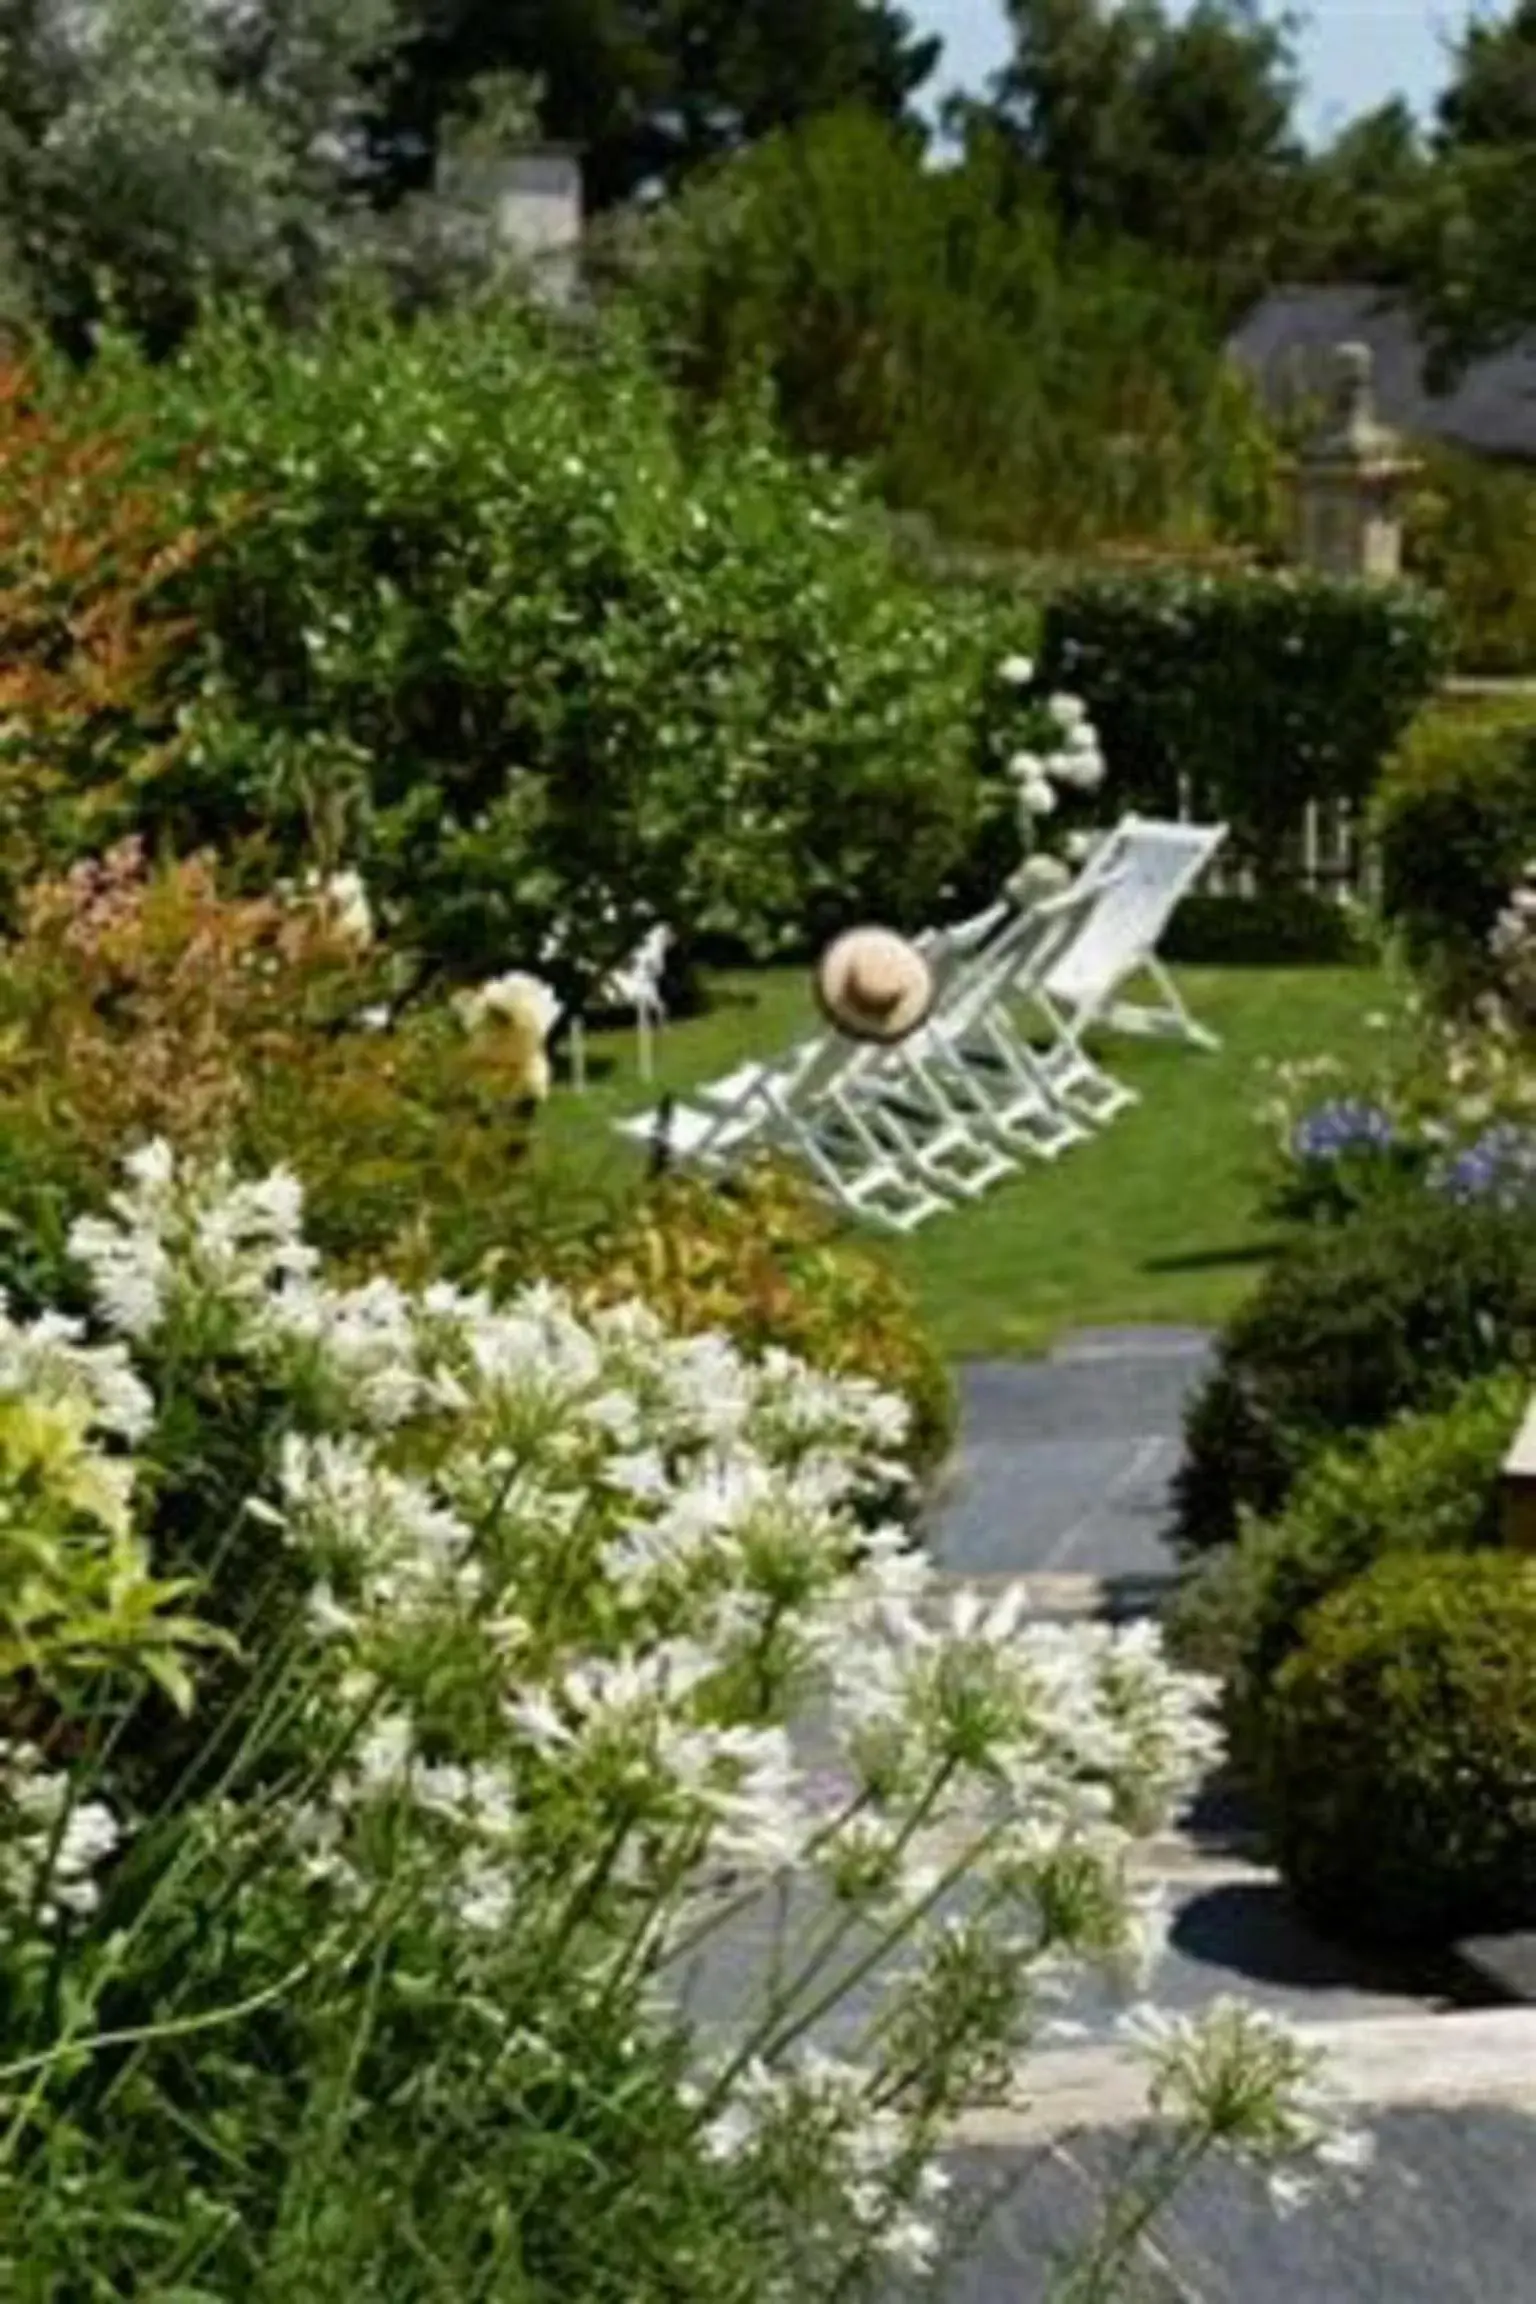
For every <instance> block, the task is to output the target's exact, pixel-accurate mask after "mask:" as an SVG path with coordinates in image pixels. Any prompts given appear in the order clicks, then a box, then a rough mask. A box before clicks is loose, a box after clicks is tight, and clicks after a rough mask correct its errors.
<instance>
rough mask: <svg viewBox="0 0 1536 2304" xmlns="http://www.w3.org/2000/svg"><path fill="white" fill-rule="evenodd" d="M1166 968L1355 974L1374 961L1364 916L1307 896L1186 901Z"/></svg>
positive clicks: (1281, 893)
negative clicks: (1322, 970) (1337, 970)
mask: <svg viewBox="0 0 1536 2304" xmlns="http://www.w3.org/2000/svg"><path fill="white" fill-rule="evenodd" d="M1162 953H1163V957H1164V959H1166V960H1172V961H1176V962H1182V963H1183V964H1184V966H1185V967H1194V968H1355V967H1363V966H1364V965H1365V964H1366V962H1368V961H1369V960H1370V959H1371V958H1372V954H1373V945H1372V939H1371V934H1370V929H1369V926H1368V925H1367V922H1366V920H1365V919H1364V917H1363V916H1362V914H1361V913H1360V911H1359V909H1358V908H1357V907H1356V906H1354V905H1351V904H1336V903H1334V902H1333V900H1332V899H1331V898H1330V897H1327V896H1319V895H1317V894H1315V893H1314V892H1313V891H1312V890H1311V889H1307V888H1277V889H1272V890H1271V891H1270V892H1269V893H1268V894H1267V895H1255V896H1202V895H1199V894H1196V895H1193V896H1186V897H1185V899H1184V901H1183V903H1182V904H1181V905H1180V906H1179V908H1178V910H1177V912H1175V914H1174V916H1173V918H1172V920H1171V921H1170V922H1169V923H1168V933H1167V935H1166V936H1165V937H1164V938H1163V942H1162Z"/></svg>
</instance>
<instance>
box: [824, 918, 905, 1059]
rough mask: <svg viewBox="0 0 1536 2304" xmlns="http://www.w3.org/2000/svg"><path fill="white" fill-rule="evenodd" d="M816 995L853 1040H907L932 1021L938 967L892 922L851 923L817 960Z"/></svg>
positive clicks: (829, 1017)
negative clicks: (897, 932) (887, 925)
mask: <svg viewBox="0 0 1536 2304" xmlns="http://www.w3.org/2000/svg"><path fill="white" fill-rule="evenodd" d="M816 998H817V1000H818V1001H819V1002H820V1005H821V1010H822V1013H823V1015H824V1016H825V1017H826V1019H827V1021H828V1023H829V1024H832V1025H834V1026H835V1027H836V1029H837V1030H838V1031H839V1032H842V1033H844V1034H845V1035H846V1036H847V1037H848V1038H849V1039H850V1040H880V1041H885V1042H891V1041H896V1040H904V1039H905V1038H906V1036H907V1034H908V1033H909V1032H915V1031H916V1030H917V1028H918V1026H919V1025H920V1024H924V1023H926V1022H927V1019H928V1014H929V1011H930V1010H931V1008H932V1007H933V998H934V981H933V971H932V969H931V968H930V967H929V965H928V963H927V961H926V960H925V959H924V958H923V955H922V953H921V952H919V951H918V949H917V947H916V945H915V944H909V943H908V942H907V940H906V938H905V937H904V936H897V935H894V934H893V933H892V932H891V930H890V929H889V928H851V929H850V930H849V931H848V933H847V935H845V936H839V937H838V939H837V941H836V943H835V944H830V945H828V947H827V949H826V951H825V952H823V954H822V956H821V958H820V960H819V961H818V962H817V966H816Z"/></svg>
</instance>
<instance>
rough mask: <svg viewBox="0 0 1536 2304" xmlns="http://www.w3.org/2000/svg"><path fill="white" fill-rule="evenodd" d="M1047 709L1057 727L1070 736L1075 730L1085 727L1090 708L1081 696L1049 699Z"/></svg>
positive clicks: (1052, 697) (1063, 696)
mask: <svg viewBox="0 0 1536 2304" xmlns="http://www.w3.org/2000/svg"><path fill="white" fill-rule="evenodd" d="M1045 708H1046V710H1047V712H1049V714H1050V716H1051V718H1052V719H1053V720H1054V721H1055V723H1056V725H1057V727H1058V728H1060V729H1061V730H1062V732H1063V733H1064V734H1066V735H1069V736H1070V735H1071V733H1072V732H1073V730H1074V729H1077V728H1081V727H1083V726H1084V725H1085V724H1086V722H1087V719H1088V707H1087V705H1086V704H1085V703H1084V702H1083V700H1082V698H1081V697H1080V696H1067V695H1056V696H1051V697H1048V698H1047V700H1046V707H1045Z"/></svg>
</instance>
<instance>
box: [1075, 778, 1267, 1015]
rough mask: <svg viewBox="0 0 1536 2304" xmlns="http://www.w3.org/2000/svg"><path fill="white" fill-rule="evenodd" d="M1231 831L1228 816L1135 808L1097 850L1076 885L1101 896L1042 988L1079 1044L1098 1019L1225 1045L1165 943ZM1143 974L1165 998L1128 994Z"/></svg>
mask: <svg viewBox="0 0 1536 2304" xmlns="http://www.w3.org/2000/svg"><path fill="white" fill-rule="evenodd" d="M1226 837H1227V827H1226V826H1225V825H1224V824H1165V823H1158V822H1155V821H1154V820H1152V819H1151V818H1147V817H1141V816H1127V817H1126V818H1125V820H1124V821H1123V823H1121V824H1120V825H1119V826H1118V827H1117V829H1116V830H1115V831H1113V832H1112V833H1110V834H1109V836H1108V837H1107V839H1105V840H1104V841H1103V842H1102V843H1101V845H1100V846H1099V847H1098V848H1097V849H1096V850H1095V851H1094V853H1093V855H1092V856H1091V857H1090V858H1089V860H1088V862H1087V863H1086V864H1085V865H1084V867H1083V869H1082V872H1081V873H1080V874H1079V876H1078V881H1077V883H1076V885H1077V886H1078V887H1080V888H1096V889H1097V890H1098V891H1099V898H1100V900H1099V902H1098V904H1097V906H1096V907H1095V909H1094V911H1093V913H1092V914H1091V916H1090V917H1089V918H1088V919H1087V920H1086V921H1085V923H1084V925H1083V928H1082V932H1081V934H1080V935H1078V936H1077V937H1075V938H1074V939H1073V940H1072V942H1071V943H1070V944H1069V945H1068V946H1067V948H1066V949H1065V950H1064V951H1063V952H1062V954H1061V957H1060V959H1059V960H1058V962H1057V964H1056V966H1055V967H1054V968H1053V969H1052V970H1051V972H1050V974H1049V975H1048V977H1047V978H1046V980H1045V982H1044V983H1043V984H1042V986H1041V987H1040V995H1041V1004H1042V1005H1043V1006H1044V1008H1045V1009H1046V1011H1047V1013H1048V1014H1049V1016H1050V1017H1051V1019H1052V1021H1053V1023H1054V1024H1055V1025H1056V1026H1057V1027H1058V1029H1059V1031H1060V1033H1061V1035H1062V1038H1063V1040H1064V1041H1065V1042H1066V1043H1068V1044H1069V1045H1070V1047H1071V1048H1072V1049H1073V1050H1075V1051H1080V1050H1081V1047H1082V1041H1083V1036H1084V1034H1085V1033H1087V1032H1088V1031H1089V1030H1091V1029H1092V1027H1093V1026H1094V1025H1096V1024H1107V1025H1110V1026H1112V1027H1114V1028H1115V1029H1117V1030H1119V1031H1122V1032H1134V1033H1139V1034H1141V1035H1143V1036H1147V1037H1151V1036H1155V1037H1158V1038H1169V1039H1180V1040H1184V1041H1187V1042H1189V1043H1190V1044H1191V1045H1192V1046H1194V1047H1196V1048H1209V1049H1214V1048H1218V1047H1220V1045H1221V1043H1220V1041H1219V1040H1218V1039H1217V1038H1216V1035H1215V1034H1214V1033H1213V1032H1209V1031H1207V1030H1206V1028H1205V1026H1204V1025H1203V1024H1198V1023H1196V1021H1195V1019H1194V1018H1193V1017H1192V1016H1191V1015H1190V1013H1189V1010H1188V1009H1187V1008H1186V1007H1185V1005H1184V1002H1183V1000H1182V999H1181V998H1180V996H1179V990H1178V987H1177V985H1176V984H1175V983H1174V981H1173V978H1172V977H1171V976H1170V975H1169V973H1168V971H1167V969H1166V968H1165V967H1164V966H1163V963H1162V962H1161V961H1160V960H1159V959H1158V956H1157V947H1158V945H1159V943H1160V942H1161V940H1162V937H1163V934H1164V932H1165V931H1166V929H1167V926H1168V923H1169V921H1170V920H1171V919H1172V917H1173V915H1174V913H1175V912H1176V911H1177V909H1178V907H1179V905H1180V903H1181V902H1182V901H1183V899H1184V897H1185V896H1186V895H1187V894H1188V893H1189V891H1190V889H1191V888H1192V887H1193V886H1194V884H1195V882H1196V881H1197V880H1198V879H1199V877H1200V875H1201V873H1202V872H1203V871H1204V870H1205V868H1206V866H1207V865H1208V864H1209V863H1210V861H1211V858H1212V857H1213V856H1214V855H1215V854H1216V851H1217V849H1218V848H1220V846H1221V844H1222V842H1223V841H1224V840H1225V839H1226ZM1138 976H1150V977H1151V979H1152V981H1153V983H1154V984H1155V985H1156V987H1157V989H1158V992H1159V993H1160V994H1161V1000H1160V1001H1159V1002H1157V1003H1153V1002H1141V1001H1129V1000H1125V999H1123V998H1122V997H1121V994H1122V992H1123V990H1124V988H1125V986H1126V985H1128V984H1129V983H1131V982H1132V981H1133V980H1134V979H1135V978H1136V977H1138Z"/></svg>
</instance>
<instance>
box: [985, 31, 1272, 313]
mask: <svg viewBox="0 0 1536 2304" xmlns="http://www.w3.org/2000/svg"><path fill="white" fill-rule="evenodd" d="M1009 15H1010V17H1011V19H1012V23H1013V32H1014V55H1013V58H1012V60H1011V62H1010V63H1009V64H1008V66H1007V67H1006V69H1005V70H1004V71H1003V72H1002V73H1001V75H1000V76H999V78H998V80H997V82H996V84H995V88H994V91H993V96H992V101H991V103H990V104H989V105H988V106H987V107H986V112H987V115H988V117H989V118H990V119H991V120H992V121H993V122H994V123H996V124H997V125H998V126H1000V127H1001V128H1002V129H1003V131H1004V132H1005V133H1006V134H1007V136H1008V137H1009V138H1010V140H1011V141H1012V143H1013V146H1014V148H1015V150H1016V151H1017V152H1018V154H1019V155H1020V157H1021V158H1022V159H1023V160H1024V161H1025V162H1026V163H1027V164H1028V165H1029V166H1030V167H1031V168H1032V169H1034V170H1036V171H1038V173H1039V175H1040V176H1041V177H1042V178H1043V180H1044V181H1045V183H1046V184H1047V185H1048V187H1049V188H1050V191H1051V194H1052V196H1053V198H1054V199H1055V201H1056V203H1057V206H1058V209H1059V212H1060V214H1061V216H1062V218H1063V221H1064V222H1065V223H1066V224H1067V225H1068V226H1069V228H1075V227H1081V226H1086V227H1089V228H1091V229H1093V230H1095V231H1098V232H1101V233H1108V234H1113V235H1115V236H1118V237H1125V238H1129V239H1135V240H1140V241H1143V242H1150V243H1151V244H1153V245H1155V246H1156V247H1158V248H1159V249H1160V250H1162V251H1163V252H1164V253H1165V254H1167V255H1170V256H1173V257H1176V258H1179V259H1181V260H1184V261H1187V262H1190V263H1192V264H1194V265H1197V266H1198V267H1200V269H1201V270H1202V272H1204V273H1205V274H1206V275H1207V276H1208V277H1209V278H1210V279H1211V280H1212V282H1213V284H1215V285H1216V286H1217V287H1218V289H1219V290H1220V291H1221V293H1222V294H1223V295H1224V296H1227V297H1237V298H1241V296H1242V295H1244V294H1245V293H1248V292H1251V290H1252V289H1253V288H1254V287H1255V286H1256V285H1257V284H1258V283H1259V282H1260V281H1261V280H1262V278H1263V277H1264V274H1265V270H1266V266H1267V261H1268V258H1269V254H1270V251H1271V250H1272V248H1273V247H1274V245H1275V243H1276V240H1277V238H1278V237H1279V236H1280V235H1281V234H1282V233H1283V230H1284V227H1285V223H1286V220H1287V217H1288V214H1289V210H1290V204H1291V196H1292V191H1293V187H1294V184H1295V181H1296V178H1297V175H1298V171H1299V168H1300V164H1301V147H1300V142H1299V139H1298V137H1297V133H1296V127H1295V118H1294V114H1295V104H1296V97H1297V90H1298V79H1297V69H1296V58H1295V51H1294V47H1293V45H1292V27H1291V25H1290V22H1289V20H1288V19H1286V18H1284V17H1280V18H1275V17H1270V16H1268V15H1266V14H1265V13H1264V12H1263V11H1262V9H1261V8H1260V7H1259V6H1258V5H1257V0H1195V4H1194V6H1192V7H1191V8H1189V9H1187V10H1185V11H1183V12H1181V13H1176V12H1175V11H1174V10H1173V9H1172V8H1171V7H1169V6H1167V5H1165V4H1164V0H1121V4H1119V5H1112V4H1111V0H1010V4H1009Z"/></svg>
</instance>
